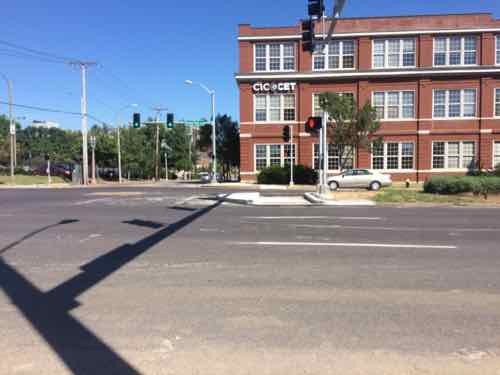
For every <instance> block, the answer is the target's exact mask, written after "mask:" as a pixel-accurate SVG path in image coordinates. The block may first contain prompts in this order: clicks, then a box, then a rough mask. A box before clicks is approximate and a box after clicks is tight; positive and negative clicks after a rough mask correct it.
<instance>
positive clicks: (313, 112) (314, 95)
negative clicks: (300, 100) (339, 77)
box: [312, 91, 356, 121]
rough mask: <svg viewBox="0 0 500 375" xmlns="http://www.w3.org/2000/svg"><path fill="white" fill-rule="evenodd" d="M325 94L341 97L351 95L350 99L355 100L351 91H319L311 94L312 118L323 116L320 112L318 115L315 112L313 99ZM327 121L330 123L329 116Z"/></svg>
mask: <svg viewBox="0 0 500 375" xmlns="http://www.w3.org/2000/svg"><path fill="white" fill-rule="evenodd" d="M326 92H331V93H334V94H339V95H340V96H342V95H346V94H347V95H349V94H351V95H352V98H353V100H356V97H355V93H354V92H352V91H342V92H336V91H321V92H313V94H312V115H313V116H322V115H323V112H320V113H317V112H316V105H315V103H314V102H315V98H316V97H318V96H319V95H321V94H324V93H326ZM328 121H331V119H330V116H328Z"/></svg>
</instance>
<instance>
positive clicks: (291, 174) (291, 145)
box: [290, 125, 297, 186]
mask: <svg viewBox="0 0 500 375" xmlns="http://www.w3.org/2000/svg"><path fill="white" fill-rule="evenodd" d="M296 157H297V155H296V154H295V153H294V149H293V125H290V186H293V185H295V182H294V180H293V167H294V165H295V158H296Z"/></svg>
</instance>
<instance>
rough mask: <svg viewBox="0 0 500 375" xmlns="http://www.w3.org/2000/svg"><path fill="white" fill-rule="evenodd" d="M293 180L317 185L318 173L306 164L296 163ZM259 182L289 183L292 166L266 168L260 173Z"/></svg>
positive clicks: (303, 183)
mask: <svg viewBox="0 0 500 375" xmlns="http://www.w3.org/2000/svg"><path fill="white" fill-rule="evenodd" d="M293 180H294V182H295V183H296V184H299V185H315V184H316V183H317V182H318V173H317V172H316V171H315V170H314V169H312V168H309V167H306V166H304V165H296V166H294V168H293ZM257 182H258V183H259V184H263V185H288V184H289V183H290V168H289V167H284V168H282V167H278V166H274V167H269V168H265V169H263V170H262V171H261V172H260V174H259V175H258V177H257Z"/></svg>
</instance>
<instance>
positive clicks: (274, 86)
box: [252, 82, 297, 93]
mask: <svg viewBox="0 0 500 375" xmlns="http://www.w3.org/2000/svg"><path fill="white" fill-rule="evenodd" d="M296 86H297V83H295V82H256V83H254V84H253V85H252V89H253V91H254V92H263V93H268V92H293V91H295V87H296Z"/></svg>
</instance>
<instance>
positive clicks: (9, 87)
mask: <svg viewBox="0 0 500 375" xmlns="http://www.w3.org/2000/svg"><path fill="white" fill-rule="evenodd" d="M0 77H2V78H3V79H4V81H5V83H6V84H7V92H8V95H9V123H10V179H11V180H12V183H14V159H15V143H14V142H15V139H16V125H15V123H14V114H13V110H12V106H13V103H12V81H11V80H10V79H8V78H7V76H6V75H5V74H3V73H0Z"/></svg>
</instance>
